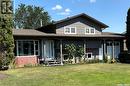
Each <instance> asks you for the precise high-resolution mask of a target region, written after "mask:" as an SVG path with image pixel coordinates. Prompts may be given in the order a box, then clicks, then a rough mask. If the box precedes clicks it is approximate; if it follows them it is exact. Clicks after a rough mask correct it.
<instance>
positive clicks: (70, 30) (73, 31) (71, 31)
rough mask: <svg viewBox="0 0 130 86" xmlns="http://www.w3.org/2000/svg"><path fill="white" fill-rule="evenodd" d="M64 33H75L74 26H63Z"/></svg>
mask: <svg viewBox="0 0 130 86" xmlns="http://www.w3.org/2000/svg"><path fill="white" fill-rule="evenodd" d="M64 33H65V34H76V28H75V27H65V28H64Z"/></svg>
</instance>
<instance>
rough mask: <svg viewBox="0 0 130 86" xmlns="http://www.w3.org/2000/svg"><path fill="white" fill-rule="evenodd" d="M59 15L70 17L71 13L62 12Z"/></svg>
mask: <svg viewBox="0 0 130 86" xmlns="http://www.w3.org/2000/svg"><path fill="white" fill-rule="evenodd" d="M58 15H70V13H67V12H61V13H58Z"/></svg>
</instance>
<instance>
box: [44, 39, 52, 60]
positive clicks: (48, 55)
mask: <svg viewBox="0 0 130 86" xmlns="http://www.w3.org/2000/svg"><path fill="white" fill-rule="evenodd" d="M44 58H45V59H46V60H52V59H54V41H53V40H46V41H45V42H44Z"/></svg>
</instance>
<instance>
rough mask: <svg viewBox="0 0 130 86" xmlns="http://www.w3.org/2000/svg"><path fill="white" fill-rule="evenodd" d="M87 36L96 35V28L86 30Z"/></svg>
mask: <svg viewBox="0 0 130 86" xmlns="http://www.w3.org/2000/svg"><path fill="white" fill-rule="evenodd" d="M85 34H95V29H94V28H86V29H85Z"/></svg>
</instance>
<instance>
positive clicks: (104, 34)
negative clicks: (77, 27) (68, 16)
mask: <svg viewBox="0 0 130 86" xmlns="http://www.w3.org/2000/svg"><path fill="white" fill-rule="evenodd" d="M13 35H14V36H30V37H31V36H42V37H112V38H113V37H116V38H124V37H125V36H124V35H123V34H118V33H110V32H102V34H94V35H92V34H91V35H87V34H55V33H44V32H41V31H38V30H35V29H13Z"/></svg>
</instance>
